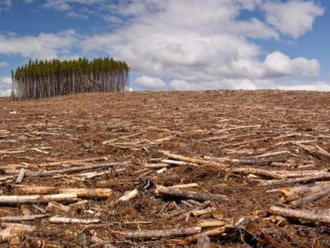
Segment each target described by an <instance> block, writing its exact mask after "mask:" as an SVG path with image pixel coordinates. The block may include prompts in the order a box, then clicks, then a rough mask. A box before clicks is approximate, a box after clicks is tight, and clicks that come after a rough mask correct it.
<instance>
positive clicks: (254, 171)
mask: <svg viewBox="0 0 330 248" xmlns="http://www.w3.org/2000/svg"><path fill="white" fill-rule="evenodd" d="M226 172H229V173H238V174H245V175H249V174H255V175H259V176H264V177H267V178H273V179H282V178H283V177H282V175H280V174H279V173H277V172H273V171H270V170H264V169H257V168H244V167H241V168H228V169H227V170H226Z"/></svg>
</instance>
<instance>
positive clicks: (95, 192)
mask: <svg viewBox="0 0 330 248" xmlns="http://www.w3.org/2000/svg"><path fill="white" fill-rule="evenodd" d="M16 188H17V189H18V191H19V192H20V193H24V194H40V195H42V194H66V193H76V194H77V197H79V198H108V197H110V196H111V195H112V194H113V192H112V190H111V189H108V188H96V189H84V188H59V187H52V186H37V185H17V186H16Z"/></svg>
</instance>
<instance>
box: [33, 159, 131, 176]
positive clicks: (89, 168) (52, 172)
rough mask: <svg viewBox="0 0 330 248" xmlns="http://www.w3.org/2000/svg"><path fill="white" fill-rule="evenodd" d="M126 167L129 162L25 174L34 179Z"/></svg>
mask: <svg viewBox="0 0 330 248" xmlns="http://www.w3.org/2000/svg"><path fill="white" fill-rule="evenodd" d="M128 165H129V162H116V163H102V164H93V165H88V166H81V167H73V168H68V169H60V170H50V171H40V172H29V173H27V175H28V176H34V177H44V176H53V175H56V174H67V173H75V172H79V171H84V170H93V169H100V168H109V167H114V166H128Z"/></svg>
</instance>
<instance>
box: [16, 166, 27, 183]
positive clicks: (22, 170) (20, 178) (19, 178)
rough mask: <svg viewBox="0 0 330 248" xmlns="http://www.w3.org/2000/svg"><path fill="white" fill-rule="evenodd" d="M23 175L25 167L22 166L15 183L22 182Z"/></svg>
mask: <svg viewBox="0 0 330 248" xmlns="http://www.w3.org/2000/svg"><path fill="white" fill-rule="evenodd" d="M24 176H25V169H24V168H22V169H21V170H20V171H19V173H18V176H17V179H16V183H17V184H21V183H22V182H23V179H24Z"/></svg>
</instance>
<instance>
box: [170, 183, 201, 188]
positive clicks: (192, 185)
mask: <svg viewBox="0 0 330 248" xmlns="http://www.w3.org/2000/svg"><path fill="white" fill-rule="evenodd" d="M194 187H198V184H197V183H187V184H177V185H173V186H169V187H168V188H170V189H187V188H194Z"/></svg>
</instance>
